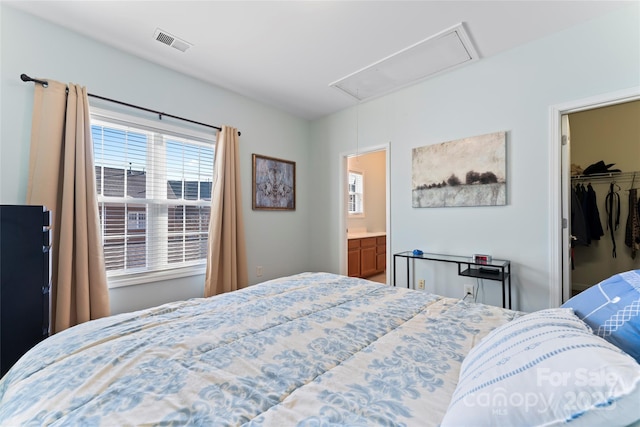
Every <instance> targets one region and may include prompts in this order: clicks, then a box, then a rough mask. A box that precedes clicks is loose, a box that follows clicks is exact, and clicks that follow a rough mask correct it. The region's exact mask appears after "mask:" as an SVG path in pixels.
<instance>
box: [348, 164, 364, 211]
mask: <svg viewBox="0 0 640 427" xmlns="http://www.w3.org/2000/svg"><path fill="white" fill-rule="evenodd" d="M363 188H364V184H363V176H362V173H360V172H352V171H349V215H364V201H363V197H362V193H363Z"/></svg>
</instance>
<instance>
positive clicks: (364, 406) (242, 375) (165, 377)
mask: <svg viewBox="0 0 640 427" xmlns="http://www.w3.org/2000/svg"><path fill="white" fill-rule="evenodd" d="M514 316H516V313H515V312H512V311H508V310H504V309H501V308H497V307H491V306H486V305H481V304H467V303H465V302H462V301H460V300H455V299H451V298H442V297H439V296H436V295H433V294H428V293H426V292H420V291H412V290H407V289H400V288H393V287H389V286H386V285H381V284H377V283H373V282H369V281H366V280H362V279H353V278H347V277H344V276H338V275H334V274H328V273H303V274H299V275H296V276H291V277H287V278H282V279H277V280H272V281H269V282H265V283H262V284H259V285H254V286H251V287H249V288H246V289H243V290H240V291H236V292H232V293H228V294H223V295H218V296H215V297H211V298H202V299H193V300H189V301H183V302H177V303H170V304H165V305H162V306H160V307H156V308H152V309H148V310H143V311H138V312H135V313H126V314H120V315H116V316H111V317H108V318H104V319H100V320H95V321H91V322H88V323H85V324H82V325H79V326H76V327H74V328H71V329H69V330H66V331H64V332H61V333H59V334H56V335H54V336H52V337H50V338H48V339H46V340H45V341H43V342H42V343H40V344H39V345H38V346H36V347H34V348H33V349H32V350H31V351H30V352H29V353H27V354H26V355H25V356H24V357H23V358H22V359H21V360H20V361H19V362H18V363H17V364H16V365H15V366H14V367H13V368H12V369H11V370H10V371H9V372H8V373H7V374H6V375H5V377H4V378H3V379H2V381H0V425H2V426H5V425H8V426H13V425H16V426H18V425H20V426H23V425H37V426H40V425H65V426H67V425H77V426H93V425H95V426H99V425H102V426H115V425H117V426H125V425H142V424H144V425H201V426H218V425H220V426H222V425H225V426H226V425H233V426H239V425H246V426H294V425H300V426H329V425H350V426H360V425H375V426H382V425H394V426H395V425H399V426H402V425H407V426H409V425H420V426H428V425H437V424H438V423H439V422H440V420H441V419H442V417H443V416H444V412H445V410H446V408H447V405H448V403H449V400H450V398H451V395H452V393H453V391H454V388H455V385H456V382H457V379H458V373H459V369H460V363H461V361H462V359H463V358H464V356H465V355H466V354H467V352H468V351H469V350H470V348H471V347H472V346H473V345H475V344H476V343H477V342H478V341H479V340H480V339H481V338H482V337H483V336H484V335H486V334H487V333H488V332H489V331H491V330H492V329H494V328H495V327H497V326H498V325H501V324H503V323H505V322H507V321H509V320H511V319H512V318H513V317H514Z"/></svg>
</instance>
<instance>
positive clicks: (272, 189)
mask: <svg viewBox="0 0 640 427" xmlns="http://www.w3.org/2000/svg"><path fill="white" fill-rule="evenodd" d="M251 182H252V188H253V199H252V200H253V206H252V207H253V210H289V211H292V210H295V209H296V164H295V162H291V161H288V160H282V159H276V158H274V157H267V156H261V155H259V154H253V178H252V180H251Z"/></svg>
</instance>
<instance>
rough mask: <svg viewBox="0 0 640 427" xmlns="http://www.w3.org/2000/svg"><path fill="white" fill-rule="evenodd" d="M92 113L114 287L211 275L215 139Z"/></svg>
mask: <svg viewBox="0 0 640 427" xmlns="http://www.w3.org/2000/svg"><path fill="white" fill-rule="evenodd" d="M98 111H99V112H95V111H94V110H93V109H92V114H91V131H92V138H93V152H94V160H95V169H96V189H97V193H98V205H99V206H98V207H99V212H100V227H101V231H102V244H103V250H104V257H105V266H106V269H107V277H108V281H109V285H110V286H122V285H126V284H135V283H142V282H146V281H151V280H157V279H162V278H171V277H180V276H185V275H191V274H200V273H203V272H204V268H205V266H206V256H207V247H208V245H207V240H208V231H209V215H210V212H211V208H210V205H211V187H212V182H213V160H214V159H213V157H214V138H215V135H208V134H201V133H199V132H198V133H196V132H193V131H191V130H189V129H183V128H177V127H173V126H168V125H162V124H161V125H162V127H159V125H158V124H157V123H155V122H149V121H146V120H143V119H140V118H137V117H129V116H122V115H118V114H115V113H113V114H112V113H109V112H102V111H100V110H98Z"/></svg>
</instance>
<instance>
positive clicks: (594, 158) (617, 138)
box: [569, 101, 640, 295]
mask: <svg viewBox="0 0 640 427" xmlns="http://www.w3.org/2000/svg"><path fill="white" fill-rule="evenodd" d="M569 131H570V140H571V146H570V156H571V157H570V158H571V199H570V200H571V236H572V237H571V238H572V252H571V255H572V256H571V284H572V293H573V294H574V295H575V294H576V293H578V292H580V291H583V290H584V289H586V288H588V287H590V286H593V285H594V284H597V283H598V282H600V281H601V280H603V279H606V278H607V277H610V276H612V275H614V274H616V273H619V272H622V271H627V270H633V269H640V205H639V204H638V203H639V201H638V197H639V195H640V101H632V102H626V103H623V104H617V105H611V106H607V107H601V108H596V109H591V110H586V111H580V112H576V113H571V114H569Z"/></svg>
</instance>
